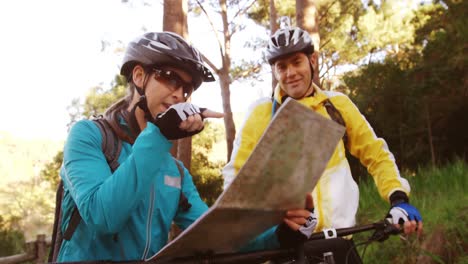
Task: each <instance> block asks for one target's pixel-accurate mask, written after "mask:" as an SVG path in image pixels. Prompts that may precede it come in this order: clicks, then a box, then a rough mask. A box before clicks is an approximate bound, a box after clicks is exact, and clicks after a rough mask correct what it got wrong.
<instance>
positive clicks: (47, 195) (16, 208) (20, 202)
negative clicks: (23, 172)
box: [0, 180, 55, 240]
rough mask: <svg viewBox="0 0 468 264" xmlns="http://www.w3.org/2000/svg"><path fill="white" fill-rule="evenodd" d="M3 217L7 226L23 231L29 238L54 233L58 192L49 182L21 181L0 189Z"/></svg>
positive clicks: (0, 206) (0, 204)
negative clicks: (52, 229) (52, 227)
mask: <svg viewBox="0 0 468 264" xmlns="http://www.w3.org/2000/svg"><path fill="white" fill-rule="evenodd" d="M0 197H1V198H2V199H0V214H1V215H2V216H3V221H4V224H5V225H6V226H8V227H11V228H12V229H16V230H22V231H23V232H24V234H25V236H26V238H27V239H28V240H29V239H34V238H35V237H36V235H38V234H51V226H52V223H53V217H54V213H53V212H54V208H55V199H54V198H55V192H52V191H51V189H50V185H49V183H48V182H45V181H38V182H36V181H34V180H30V181H18V182H12V183H9V184H8V185H6V186H3V187H1V188H0Z"/></svg>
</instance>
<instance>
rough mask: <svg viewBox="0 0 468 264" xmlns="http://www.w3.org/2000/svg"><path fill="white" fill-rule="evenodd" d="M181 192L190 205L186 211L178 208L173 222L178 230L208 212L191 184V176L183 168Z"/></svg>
mask: <svg viewBox="0 0 468 264" xmlns="http://www.w3.org/2000/svg"><path fill="white" fill-rule="evenodd" d="M182 192H183V193H184V195H185V197H186V198H187V200H188V202H189V203H190V204H191V207H190V209H189V210H187V211H184V210H183V208H180V207H179V209H178V210H177V215H176V217H175V219H174V222H175V223H176V225H177V226H179V227H180V228H182V229H186V228H187V227H188V226H189V225H191V224H192V223H193V222H195V220H197V219H198V218H199V217H200V216H201V215H202V214H203V213H205V212H206V211H207V210H208V206H207V205H206V204H205V202H203V200H202V199H201V197H200V194H199V193H198V190H197V188H196V186H195V184H194V183H193V180H192V175H190V173H189V172H188V170H187V169H186V168H185V167H184V178H183V180H182Z"/></svg>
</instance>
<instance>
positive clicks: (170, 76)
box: [152, 68, 193, 99]
mask: <svg viewBox="0 0 468 264" xmlns="http://www.w3.org/2000/svg"><path fill="white" fill-rule="evenodd" d="M152 70H153V72H154V73H155V74H154V78H155V79H156V80H157V81H159V82H162V83H164V84H165V85H166V86H167V87H168V88H169V89H170V90H171V91H173V92H175V91H176V90H177V89H179V88H180V87H182V91H183V93H184V98H185V99H187V98H189V97H190V95H192V92H193V85H192V83H189V82H186V81H184V80H183V79H182V78H181V77H180V76H179V75H178V74H177V73H176V72H175V71H171V70H163V69H157V68H153V69H152Z"/></svg>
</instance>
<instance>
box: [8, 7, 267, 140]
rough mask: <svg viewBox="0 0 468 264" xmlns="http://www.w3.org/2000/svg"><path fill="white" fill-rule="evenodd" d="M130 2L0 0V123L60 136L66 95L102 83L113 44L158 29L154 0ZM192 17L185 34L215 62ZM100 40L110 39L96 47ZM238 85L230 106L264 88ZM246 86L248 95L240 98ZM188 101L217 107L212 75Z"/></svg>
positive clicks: (111, 65) (17, 130) (114, 64)
mask: <svg viewBox="0 0 468 264" xmlns="http://www.w3.org/2000/svg"><path fill="white" fill-rule="evenodd" d="M130 2H132V4H122V3H121V1H120V0H99V1H95V0H67V1H64V0H41V1H37V0H10V1H1V2H0V32H1V39H2V41H1V42H0V58H1V60H0V72H1V76H2V82H1V85H0V89H1V95H0V113H1V119H0V131H7V132H10V133H12V134H15V135H18V136H21V137H28V138H31V137H41V138H44V137H47V138H53V139H65V137H66V132H67V131H66V124H67V123H68V121H69V116H68V112H67V110H66V108H67V106H69V105H70V104H71V101H72V99H73V98H78V97H79V98H81V99H83V98H84V97H85V96H86V93H87V92H88V91H89V89H90V88H91V87H93V86H97V85H102V86H104V87H108V86H109V84H110V82H111V81H112V80H113V79H114V76H115V74H116V73H118V71H119V66H120V61H121V59H122V54H121V53H116V52H115V50H116V48H117V47H122V46H123V45H125V44H126V43H128V42H129V41H130V40H132V39H133V38H135V37H136V36H138V35H140V34H142V33H143V32H144V30H143V27H145V29H146V30H145V31H160V30H162V12H163V8H162V4H161V3H162V1H154V4H153V6H146V5H144V4H143V3H142V2H140V1H130ZM199 20H200V19H199ZM202 20H203V19H202ZM191 22H192V21H191V20H189V24H190V25H194V23H191ZM194 22H196V23H200V25H197V26H189V30H190V37H191V40H192V41H193V43H194V44H195V46H197V47H198V48H199V49H200V50H201V51H202V52H203V53H204V54H205V55H207V56H208V57H209V58H214V62H215V63H217V62H219V58H218V57H219V54H218V53H219V48H217V47H216V46H213V45H212V44H216V43H215V40H214V38H210V37H209V36H214V35H213V33H212V32H211V28H209V26H207V25H206V20H205V23H204V21H194ZM249 32H250V33H249ZM249 32H247V33H243V34H244V35H245V36H244V37H246V38H248V37H249V35H251V36H254V35H255V34H257V35H258V31H255V30H253V31H252V30H250V31H249ZM263 34H265V33H263ZM265 37H266V36H265ZM102 40H104V41H108V42H110V43H114V45H113V46H111V47H110V48H107V49H105V50H104V51H101V49H102V44H101V41H102ZM119 41H121V42H122V43H120V44H119ZM233 41H235V39H234V40H233ZM238 42H241V41H238ZM241 48H242V46H241V44H239V45H237V47H236V46H235V43H233V53H235V54H237V56H239V55H240V54H242V55H244V56H249V55H248V54H245V52H243V51H242V50H240V49H241ZM213 51H215V53H213ZM237 58H238V57H236V58H235V59H237ZM216 59H218V61H217V60H216ZM269 78H270V77H269V76H268V74H267V75H266V76H265V84H266V85H264V86H265V87H266V88H263V89H266V90H268V89H269V88H268V85H269V84H270V83H271V81H270V79H269ZM246 86H250V85H245V84H244V85H243V86H242V87H241V88H239V87H236V86H235V85H234V87H233V88H231V91H232V98H231V100H232V104H233V106H232V107H233V111H243V110H244V108H245V107H247V105H248V104H249V103H250V102H251V101H252V100H254V99H255V98H254V97H258V96H260V95H262V94H264V92H262V89H261V87H260V85H257V86H256V87H246ZM252 89H254V91H252ZM246 91H249V92H250V94H252V96H253V97H251V98H245V92H246ZM205 99H207V100H205ZM193 102H194V103H196V104H198V105H200V106H203V107H209V108H212V109H214V110H218V111H221V109H222V103H221V96H220V90H219V85H218V84H217V82H216V83H215V84H213V85H204V86H202V87H201V88H200V90H199V91H197V93H195V94H194V96H193Z"/></svg>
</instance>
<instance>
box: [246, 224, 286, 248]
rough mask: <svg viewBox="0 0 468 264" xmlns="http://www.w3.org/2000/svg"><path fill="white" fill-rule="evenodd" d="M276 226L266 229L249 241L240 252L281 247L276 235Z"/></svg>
mask: <svg viewBox="0 0 468 264" xmlns="http://www.w3.org/2000/svg"><path fill="white" fill-rule="evenodd" d="M275 231H276V226H274V227H272V228H270V229H268V230H266V231H265V232H263V233H262V234H260V235H259V236H257V237H256V238H254V239H252V240H251V241H249V242H248V243H247V244H246V245H245V246H243V247H242V248H241V249H240V250H239V251H240V252H251V251H259V250H268V249H277V248H279V247H280V243H279V241H278V238H277V236H276V232H275Z"/></svg>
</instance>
